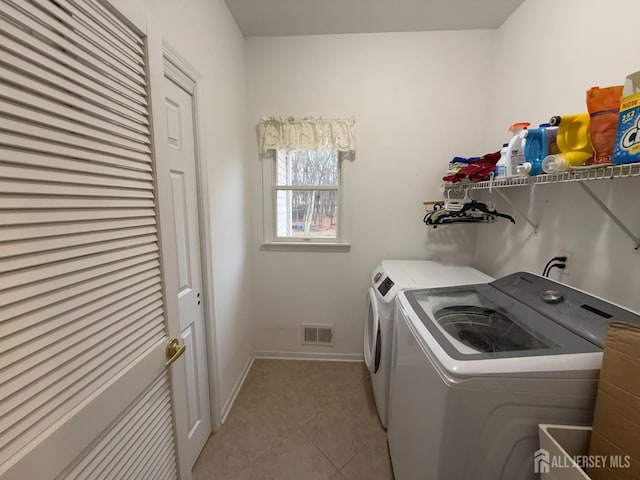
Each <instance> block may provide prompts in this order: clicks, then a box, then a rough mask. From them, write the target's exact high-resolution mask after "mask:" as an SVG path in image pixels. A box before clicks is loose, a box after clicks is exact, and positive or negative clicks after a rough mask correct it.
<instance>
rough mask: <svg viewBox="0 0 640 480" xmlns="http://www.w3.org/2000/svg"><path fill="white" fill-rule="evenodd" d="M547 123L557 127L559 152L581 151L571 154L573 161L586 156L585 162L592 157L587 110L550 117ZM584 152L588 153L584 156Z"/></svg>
mask: <svg viewBox="0 0 640 480" xmlns="http://www.w3.org/2000/svg"><path fill="white" fill-rule="evenodd" d="M549 123H550V124H551V125H552V126H557V127H559V128H558V137H557V142H558V149H559V150H560V152H562V153H570V152H582V155H572V157H573V158H575V161H578V159H584V158H587V160H586V161H585V164H586V162H588V160H589V159H590V158H592V157H593V147H592V146H591V136H590V135H589V123H590V119H589V114H588V113H587V112H585V113H578V114H574V115H562V116H555V117H551V120H550V121H549ZM584 154H588V155H587V156H586V157H585V155H584ZM580 165H583V164H582V163H581V164H580Z"/></svg>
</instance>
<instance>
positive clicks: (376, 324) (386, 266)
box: [364, 260, 493, 428]
mask: <svg viewBox="0 0 640 480" xmlns="http://www.w3.org/2000/svg"><path fill="white" fill-rule="evenodd" d="M491 280H493V279H492V278H491V277H489V276H487V275H485V274H484V273H482V272H479V271H478V270H476V269H474V268H471V267H462V266H456V265H446V264H443V263H439V262H434V261H429V260H383V261H382V262H380V264H378V266H377V267H376V268H375V270H374V271H373V273H372V275H371V286H370V287H369V293H368V299H369V302H368V303H369V305H368V309H367V310H368V311H367V317H366V319H365V329H364V358H365V363H366V365H367V368H368V369H369V372H370V373H371V386H372V390H373V395H374V399H375V403H376V407H377V409H378V416H379V417H380V422H381V423H382V425H383V426H384V427H385V428H386V426H387V409H388V398H389V375H390V373H391V354H392V350H393V343H394V342H393V332H394V328H393V320H394V313H395V302H394V300H395V298H396V295H397V294H398V292H400V291H402V290H404V289H407V288H432V287H445V286H449V285H466V284H473V283H482V282H490V281H491Z"/></svg>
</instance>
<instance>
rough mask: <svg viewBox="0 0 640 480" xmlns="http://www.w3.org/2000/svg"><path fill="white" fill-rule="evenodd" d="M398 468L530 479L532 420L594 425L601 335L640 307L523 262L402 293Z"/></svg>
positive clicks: (409, 472) (395, 401) (395, 437)
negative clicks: (462, 282) (528, 269)
mask: <svg viewBox="0 0 640 480" xmlns="http://www.w3.org/2000/svg"><path fill="white" fill-rule="evenodd" d="M397 309H398V310H397V318H396V327H397V332H396V348H397V350H396V353H395V355H394V364H393V366H392V369H393V371H392V376H391V392H390V407H389V427H388V431H387V434H388V441H389V448H390V452H391V461H392V464H393V469H394V473H395V478H396V480H445V479H446V480H468V479H471V478H473V479H474V480H513V479H519V480H529V479H535V478H537V476H536V475H535V474H534V470H533V458H534V452H535V451H536V450H537V449H538V434H537V425H538V424H539V423H556V424H557V423H560V424H573V425H591V422H592V417H593V408H594V401H595V394H596V389H597V381H598V371H599V368H600V365H601V362H602V346H603V344H604V340H605V337H606V333H607V328H608V324H609V322H611V321H614V320H621V321H627V322H632V323H638V324H640V317H639V316H638V315H636V314H634V313H632V312H629V311H627V310H624V309H622V308H620V307H617V306H615V305H612V304H610V303H608V302H605V301H603V300H601V299H598V298H596V297H593V296H591V295H589V294H586V293H584V292H581V291H578V290H575V289H573V288H570V287H568V286H566V285H562V284H559V283H557V282H553V281H551V280H548V279H546V278H542V277H539V276H537V275H534V274H530V273H515V274H512V275H509V276H507V277H504V278H501V279H498V280H496V281H494V282H492V283H490V284H483V285H471V286H458V287H450V288H437V289H425V290H407V291H405V292H401V293H400V294H399V295H398V298H397Z"/></svg>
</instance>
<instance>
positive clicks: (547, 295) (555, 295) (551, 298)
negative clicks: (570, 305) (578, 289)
mask: <svg viewBox="0 0 640 480" xmlns="http://www.w3.org/2000/svg"><path fill="white" fill-rule="evenodd" d="M540 298H542V301H543V302H544V303H551V304H553V303H560V302H561V301H563V300H564V295H563V294H562V293H560V292H558V291H557V290H547V291H546V292H544V293H543V294H542V296H541V297H540Z"/></svg>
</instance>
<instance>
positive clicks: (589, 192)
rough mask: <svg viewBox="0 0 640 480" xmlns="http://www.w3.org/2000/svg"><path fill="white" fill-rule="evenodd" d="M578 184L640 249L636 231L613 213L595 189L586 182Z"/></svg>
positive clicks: (635, 246)
mask: <svg viewBox="0 0 640 480" xmlns="http://www.w3.org/2000/svg"><path fill="white" fill-rule="evenodd" d="M578 185H580V186H581V187H582V189H583V190H584V191H585V193H586V194H587V195H589V196H590V197H591V199H592V200H593V201H594V202H595V203H596V205H598V206H599V207H600V208H601V209H602V211H603V212H604V213H606V214H607V216H608V217H609V218H610V219H611V220H613V221H614V223H615V224H616V225H618V227H620V229H621V230H622V231H623V232H624V233H625V234H626V235H627V237H629V238H630V239H631V240H632V241H633V245H634V247H633V248H634V250H636V251H638V250H640V238H639V237H638V236H636V235H634V233H633V232H632V231H631V230H629V228H628V227H627V226H626V225H625V224H624V223H623V222H622V220H620V219H619V218H618V217H617V216H616V214H615V213H613V212H612V211H611V210H610V209H609V207H607V206H606V205H605V204H604V202H603V201H602V200H600V198H598V196H597V195H596V194H595V193H593V191H592V190H591V189H590V188H589V187H587V186H586V185H585V184H584V182H578Z"/></svg>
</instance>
